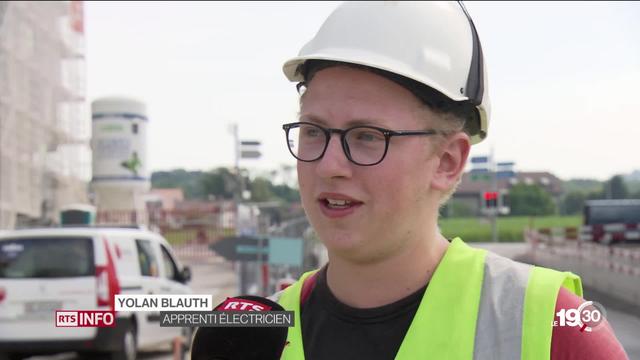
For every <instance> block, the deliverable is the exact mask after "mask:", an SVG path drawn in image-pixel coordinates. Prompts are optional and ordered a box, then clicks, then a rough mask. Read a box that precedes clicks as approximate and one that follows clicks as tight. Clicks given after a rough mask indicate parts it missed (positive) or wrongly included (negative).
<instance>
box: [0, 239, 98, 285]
mask: <svg viewBox="0 0 640 360" xmlns="http://www.w3.org/2000/svg"><path fill="white" fill-rule="evenodd" d="M92 275H95V267H94V264H93V242H92V241H91V239H90V238H79V237H72V238H67V237H59V238H16V239H3V240H1V241H0V278H4V279H7V278H11V279H21V278H63V277H78V276H92Z"/></svg>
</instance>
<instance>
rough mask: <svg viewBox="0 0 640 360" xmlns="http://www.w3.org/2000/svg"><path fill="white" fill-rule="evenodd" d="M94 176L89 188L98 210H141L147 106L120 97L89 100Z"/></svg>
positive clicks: (146, 180) (147, 181)
mask: <svg viewBox="0 0 640 360" xmlns="http://www.w3.org/2000/svg"><path fill="white" fill-rule="evenodd" d="M91 118H92V126H93V134H92V139H91V148H92V150H93V177H92V179H91V187H92V190H93V192H94V194H95V203H96V206H97V208H98V211H99V212H105V211H107V212H108V211H124V212H126V211H133V210H135V211H144V210H145V204H144V200H143V195H144V194H145V193H147V192H148V191H149V188H150V178H149V172H148V164H147V126H148V123H149V119H148V117H147V107H146V105H145V104H144V103H142V102H140V101H137V100H134V99H130V98H123V97H108V98H100V99H97V100H95V101H93V102H92V103H91Z"/></svg>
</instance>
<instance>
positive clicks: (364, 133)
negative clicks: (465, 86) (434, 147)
mask: <svg viewBox="0 0 640 360" xmlns="http://www.w3.org/2000/svg"><path fill="white" fill-rule="evenodd" d="M282 128H283V129H284V131H285V133H286V134H287V145H288V147H289V152H291V155H293V156H294V157H295V158H296V159H298V160H300V161H306V162H311V161H316V160H319V159H320V158H322V156H324V153H325V151H327V146H329V141H330V140H331V134H333V133H336V134H340V143H341V144H342V150H343V151H344V154H345V155H346V156H347V159H349V161H351V162H352V163H354V164H356V165H361V166H372V165H376V164H379V163H380V162H382V160H383V159H384V157H385V156H386V155H387V150H388V149H389V140H390V139H391V137H392V136H415V135H420V136H431V135H445V133H444V132H442V131H437V130H433V129H431V130H389V129H384V128H379V127H376V126H368V125H361V126H354V127H350V128H348V129H344V130H343V129H332V128H324V127H322V126H320V125H317V124H314V123H309V122H295V123H290V124H284V125H282Z"/></svg>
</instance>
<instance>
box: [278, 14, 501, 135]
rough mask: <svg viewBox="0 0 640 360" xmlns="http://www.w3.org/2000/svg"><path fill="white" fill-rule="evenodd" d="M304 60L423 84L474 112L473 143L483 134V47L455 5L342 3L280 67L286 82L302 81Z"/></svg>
mask: <svg viewBox="0 0 640 360" xmlns="http://www.w3.org/2000/svg"><path fill="white" fill-rule="evenodd" d="M307 60H329V61H337V62H345V63H351V64H358V65H364V66H367V67H370V68H374V69H379V70H383V71H385V72H389V73H392V74H397V75H400V76H401V77H404V78H408V79H411V80H413V81H414V82H418V83H420V84H424V85H427V86H428V87H430V88H431V89H434V90H436V91H437V92H439V93H440V94H442V95H444V96H445V97H446V98H448V99H449V100H450V101H452V102H455V103H460V104H466V105H472V106H473V107H471V108H472V109H473V108H475V110H476V111H473V112H474V114H473V123H472V124H468V126H469V127H468V129H471V130H472V131H471V133H470V135H471V142H472V143H473V144H477V143H479V142H480V141H482V140H483V139H484V138H485V137H486V136H487V131H488V127H489V112H490V107H489V96H488V92H487V90H488V88H487V85H488V84H487V76H486V70H485V67H484V59H483V56H482V48H481V46H480V40H479V38H478V35H477V33H476V29H475V26H474V25H473V22H472V20H471V18H470V17H469V15H468V14H467V11H466V9H465V8H464V6H463V5H462V4H461V3H459V2H413V1H407V2H405V1H385V2H360V1H356V2H346V3H344V4H342V5H340V6H339V7H338V8H337V9H336V10H334V11H333V13H332V14H331V15H329V17H328V18H327V20H326V21H325V22H324V24H323V25H322V27H321V28H320V30H318V33H317V34H316V36H315V37H314V38H313V39H311V41H309V42H308V43H307V44H306V45H305V46H304V47H303V48H302V49H301V50H300V53H299V54H298V56H297V57H295V58H293V59H290V60H289V61H287V62H286V63H285V64H284V67H283V70H284V73H285V75H286V76H287V78H288V79H289V80H290V81H295V82H303V81H304V80H305V79H304V77H305V74H304V70H303V68H304V67H303V66H302V65H304V63H305V62H306V61H307ZM411 80H410V81H411ZM420 86H422V85H420Z"/></svg>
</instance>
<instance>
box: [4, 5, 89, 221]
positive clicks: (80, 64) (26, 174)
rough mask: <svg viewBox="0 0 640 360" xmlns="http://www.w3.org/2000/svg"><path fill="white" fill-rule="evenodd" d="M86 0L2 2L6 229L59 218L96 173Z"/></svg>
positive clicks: (81, 200)
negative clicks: (87, 77)
mask: <svg viewBox="0 0 640 360" xmlns="http://www.w3.org/2000/svg"><path fill="white" fill-rule="evenodd" d="M82 11H83V10H82V2H78V1H52V2H26V1H25V2H18V1H16V2H13V1H11V2H8V1H0V229H7V228H14V227H18V226H28V225H42V224H47V223H51V222H57V220H58V216H57V214H58V212H59V210H60V208H62V207H64V206H65V205H69V204H71V203H86V202H87V183H88V181H89V179H90V177H91V150H90V148H89V140H90V137H91V124H90V117H89V113H88V109H87V105H86V99H85V93H86V80H85V57H84V52H85V49H84V31H83V14H82Z"/></svg>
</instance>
